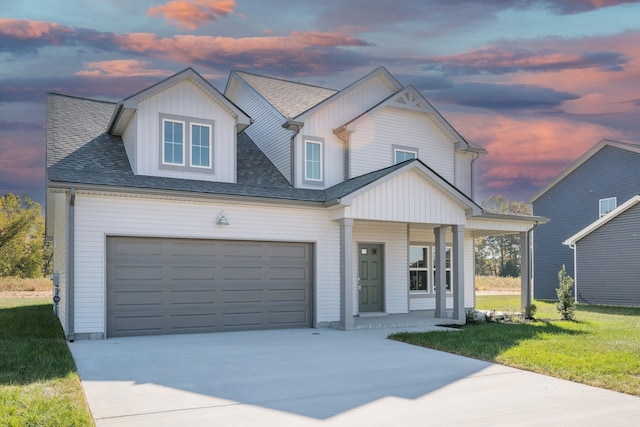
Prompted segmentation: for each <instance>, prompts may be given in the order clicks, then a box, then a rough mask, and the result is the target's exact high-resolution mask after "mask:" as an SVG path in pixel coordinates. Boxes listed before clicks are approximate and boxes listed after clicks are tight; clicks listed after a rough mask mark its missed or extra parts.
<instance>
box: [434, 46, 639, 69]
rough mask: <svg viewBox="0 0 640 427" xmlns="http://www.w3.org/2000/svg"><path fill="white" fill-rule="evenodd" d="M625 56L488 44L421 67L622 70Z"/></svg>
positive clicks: (625, 61) (625, 59)
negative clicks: (536, 49)
mask: <svg viewBox="0 0 640 427" xmlns="http://www.w3.org/2000/svg"><path fill="white" fill-rule="evenodd" d="M627 62H628V58H627V57H626V56H625V55H623V54H621V53H619V52H598V51H586V52H582V53H579V54H575V53H564V52H560V51H557V50H553V49H552V48H547V49H545V50H538V51H535V50H532V49H526V48H520V49H515V48H514V49H510V48H506V47H501V46H491V47H486V48H483V49H477V50H474V51H471V52H467V53H463V54H460V55H452V56H438V57H433V58H427V59H425V61H424V63H423V68H424V69H425V70H428V71H438V72H442V73H445V74H458V75H460V74H466V75H475V74H506V73H515V72H522V71H526V72H548V71H558V70H566V69H587V68H596V69H599V70H603V71H621V70H622V69H623V66H624V65H625V64H626V63H627Z"/></svg>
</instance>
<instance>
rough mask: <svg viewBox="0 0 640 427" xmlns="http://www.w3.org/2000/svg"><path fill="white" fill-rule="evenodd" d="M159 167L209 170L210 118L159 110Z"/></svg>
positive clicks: (211, 148)
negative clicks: (192, 116)
mask: <svg viewBox="0 0 640 427" xmlns="http://www.w3.org/2000/svg"><path fill="white" fill-rule="evenodd" d="M160 118H161V133H162V135H161V138H160V145H161V155H160V156H161V157H160V159H161V160H160V168H161V169H171V170H179V171H192V172H199V173H202V172H205V173H213V166H212V165H213V152H214V150H213V148H214V146H213V124H214V122H213V121H211V120H203V119H192V118H189V117H182V116H174V115H169V114H160Z"/></svg>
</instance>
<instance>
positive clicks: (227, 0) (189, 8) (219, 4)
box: [147, 0, 236, 30]
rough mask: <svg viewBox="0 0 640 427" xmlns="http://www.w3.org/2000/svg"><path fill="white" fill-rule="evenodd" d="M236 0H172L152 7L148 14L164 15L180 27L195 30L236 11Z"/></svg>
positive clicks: (153, 15)
mask: <svg viewBox="0 0 640 427" xmlns="http://www.w3.org/2000/svg"><path fill="white" fill-rule="evenodd" d="M235 7H236V2H235V0H191V1H189V0H172V1H170V2H169V3H166V4H164V5H162V6H156V7H152V8H151V9H149V10H148V11H147V14H148V15H149V16H152V17H157V16H160V15H162V16H163V17H164V18H165V19H166V20H168V21H172V22H173V23H175V25H177V26H178V27H183V28H188V29H190V30H195V29H196V28H198V27H199V26H201V25H203V24H205V23H207V22H215V21H217V20H218V18H224V17H226V16H228V15H229V14H230V13H232V12H233V11H234V9H235Z"/></svg>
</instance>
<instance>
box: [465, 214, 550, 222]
mask: <svg viewBox="0 0 640 427" xmlns="http://www.w3.org/2000/svg"><path fill="white" fill-rule="evenodd" d="M471 218H474V219H486V220H490V221H494V220H498V221H515V222H528V223H530V222H537V223H539V224H546V223H548V222H549V218H547V217H544V216H537V215H514V214H497V213H492V212H484V213H482V214H480V215H473V216H472V217H471Z"/></svg>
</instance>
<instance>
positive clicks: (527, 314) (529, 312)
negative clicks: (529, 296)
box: [524, 304, 538, 320]
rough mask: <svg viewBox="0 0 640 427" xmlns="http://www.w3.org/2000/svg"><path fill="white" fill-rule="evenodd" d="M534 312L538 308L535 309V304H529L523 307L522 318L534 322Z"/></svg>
mask: <svg viewBox="0 0 640 427" xmlns="http://www.w3.org/2000/svg"><path fill="white" fill-rule="evenodd" d="M536 311H538V307H536V305H535V304H529V305H528V306H526V307H524V318H525V319H526V320H534V319H535V318H534V317H533V316H535V315H536Z"/></svg>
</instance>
